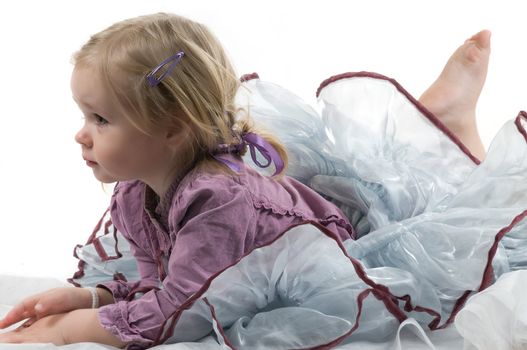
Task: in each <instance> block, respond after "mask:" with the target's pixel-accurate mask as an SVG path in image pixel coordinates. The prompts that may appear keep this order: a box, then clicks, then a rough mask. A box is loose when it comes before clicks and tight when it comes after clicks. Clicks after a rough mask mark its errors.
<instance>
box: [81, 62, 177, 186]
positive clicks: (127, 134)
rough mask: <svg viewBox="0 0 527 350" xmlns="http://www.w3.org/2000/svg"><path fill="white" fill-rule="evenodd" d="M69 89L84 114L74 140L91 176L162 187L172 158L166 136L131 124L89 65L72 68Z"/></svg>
mask: <svg viewBox="0 0 527 350" xmlns="http://www.w3.org/2000/svg"><path fill="white" fill-rule="evenodd" d="M71 90H72V92H73V98H74V100H75V101H76V102H77V104H78V105H79V108H80V109H81V111H82V113H83V114H84V125H83V127H82V128H81V129H80V130H79V131H78V132H77V134H76V135H75V140H76V141H77V142H78V143H79V144H80V145H81V147H82V157H83V158H84V160H85V161H86V165H88V166H89V167H91V168H92V170H93V174H94V175H95V177H96V178H97V179H98V180H99V181H101V182H105V183H109V182H115V181H124V180H142V181H143V182H145V183H147V184H149V185H150V186H151V187H152V188H153V189H154V190H156V187H158V188H159V187H161V188H162V187H163V186H164V184H163V182H166V181H168V180H167V177H169V175H170V174H169V173H170V169H169V167H168V165H170V164H171V161H170V158H171V157H172V153H171V148H170V147H169V143H168V141H167V136H166V135H164V134H163V133H161V132H160V133H156V134H153V135H146V134H144V133H143V132H141V131H140V130H139V129H137V128H136V127H135V126H133V125H132V124H131V123H130V121H128V119H127V118H126V117H125V116H124V115H123V114H122V112H121V111H120V110H119V109H118V108H117V107H116V104H115V103H112V101H110V99H109V94H108V93H107V92H106V89H105V86H104V84H103V83H102V81H101V80H100V78H99V76H98V74H97V72H96V71H94V70H93V69H91V68H89V67H75V69H74V70H73V74H72V77H71ZM156 192H157V191H156Z"/></svg>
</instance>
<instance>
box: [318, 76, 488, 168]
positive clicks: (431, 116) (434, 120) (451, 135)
mask: <svg viewBox="0 0 527 350" xmlns="http://www.w3.org/2000/svg"><path fill="white" fill-rule="evenodd" d="M348 78H373V79H380V80H387V81H389V82H390V83H392V84H393V85H394V86H395V87H396V88H397V90H399V92H401V93H402V94H403V95H405V96H406V98H407V99H408V100H409V101H410V102H412V103H413V104H414V105H415V107H416V108H417V109H418V110H419V111H420V112H421V113H422V114H423V115H424V116H425V117H426V118H428V120H430V122H432V124H434V125H435V126H436V127H437V128H438V129H439V130H441V131H442V132H443V133H444V134H445V135H446V136H448V137H449V138H450V139H451V140H452V141H453V142H454V143H455V144H456V145H457V146H458V147H459V149H461V151H463V153H465V154H466V155H467V157H469V158H470V160H472V161H473V162H474V163H475V164H478V165H479V164H480V163H481V161H480V160H479V159H478V158H476V157H475V156H474V155H473V154H472V153H471V152H470V150H469V149H468V148H467V147H466V146H465V145H464V144H463V142H461V140H460V139H459V138H458V137H457V136H456V135H455V134H454V133H453V132H452V131H450V129H448V128H447V127H446V125H445V124H443V122H442V121H441V120H439V118H437V117H436V116H435V115H434V114H433V113H432V112H430V111H429V110H428V109H427V108H426V107H425V106H424V105H423V104H422V103H421V102H419V101H418V100H416V99H415V98H414V97H413V96H412V95H410V93H409V92H408V91H406V90H405V89H404V88H403V87H402V86H401V85H400V84H399V83H398V82H397V81H395V79H392V78H388V77H386V76H384V75H381V74H378V73H373V72H347V73H342V74H338V75H334V76H332V77H330V78H328V79H326V80H324V81H323V82H322V83H321V84H320V86H319V87H318V89H317V92H316V96H317V98H318V96H319V95H320V92H321V91H322V89H324V88H325V87H326V86H328V85H329V84H331V83H334V82H336V81H338V80H341V79H348Z"/></svg>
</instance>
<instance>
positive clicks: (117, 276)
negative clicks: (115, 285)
mask: <svg viewBox="0 0 527 350" xmlns="http://www.w3.org/2000/svg"><path fill="white" fill-rule="evenodd" d="M113 280H114V281H122V282H128V280H127V279H126V277H125V275H123V274H122V273H120V272H116V273H114V274H113Z"/></svg>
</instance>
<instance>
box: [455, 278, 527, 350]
mask: <svg viewBox="0 0 527 350" xmlns="http://www.w3.org/2000/svg"><path fill="white" fill-rule="evenodd" d="M526 290H527V271H526V270H519V271H514V272H508V273H506V274H504V275H502V276H501V277H500V278H499V279H498V280H497V281H496V283H495V284H494V285H492V286H491V287H489V288H487V289H486V290H484V291H482V292H480V293H478V294H476V295H474V296H473V297H472V298H470V299H469V300H468V302H467V304H466V306H465V307H464V308H463V310H461V311H460V312H459V314H458V315H457V317H456V321H455V326H456V328H457V330H458V331H459V333H460V334H461V335H462V336H463V337H464V338H465V347H464V349H466V350H471V349H472V350H473V349H479V350H509V349H525V348H527V300H526V298H525V291H526Z"/></svg>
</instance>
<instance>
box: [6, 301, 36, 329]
mask: <svg viewBox="0 0 527 350" xmlns="http://www.w3.org/2000/svg"><path fill="white" fill-rule="evenodd" d="M39 298H40V296H39V295H36V296H32V297H29V298H27V299H25V300H23V301H22V302H21V303H19V304H17V305H15V306H14V307H13V308H12V309H11V310H10V311H9V312H8V313H7V315H5V317H4V318H3V319H2V320H0V329H3V328H6V327H9V326H11V325H13V324H15V323H17V322H20V321H22V320H25V319H26V318H31V317H35V316H36V313H35V304H36V303H37V302H38V300H39Z"/></svg>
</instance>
